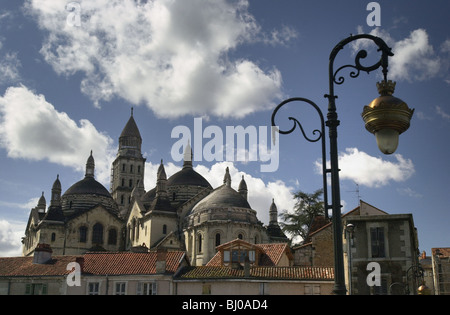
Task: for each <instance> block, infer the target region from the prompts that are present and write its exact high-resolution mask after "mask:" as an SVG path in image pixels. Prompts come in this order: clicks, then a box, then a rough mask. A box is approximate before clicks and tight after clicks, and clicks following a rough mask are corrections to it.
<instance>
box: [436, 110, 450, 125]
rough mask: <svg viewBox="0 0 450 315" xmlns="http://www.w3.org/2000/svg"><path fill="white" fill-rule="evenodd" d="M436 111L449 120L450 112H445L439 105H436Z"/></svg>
mask: <svg viewBox="0 0 450 315" xmlns="http://www.w3.org/2000/svg"><path fill="white" fill-rule="evenodd" d="M436 113H437V114H438V115H439V116H441V117H442V118H443V119H445V120H449V121H450V114H448V113H447V112H445V111H444V110H443V109H442V108H441V107H440V106H436Z"/></svg>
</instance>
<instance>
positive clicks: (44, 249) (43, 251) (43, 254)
mask: <svg viewBox="0 0 450 315" xmlns="http://www.w3.org/2000/svg"><path fill="white" fill-rule="evenodd" d="M52 252H53V251H52V248H51V247H50V245H49V244H42V243H41V244H38V245H37V246H36V248H35V249H34V257H33V264H47V263H49V262H50V261H51V260H52Z"/></svg>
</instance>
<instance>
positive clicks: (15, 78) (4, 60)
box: [0, 42, 22, 84]
mask: <svg viewBox="0 0 450 315" xmlns="http://www.w3.org/2000/svg"><path fill="white" fill-rule="evenodd" d="M0 48H1V42H0ZM21 67H22V63H21V62H20V60H19V58H18V57H17V53H11V52H8V53H6V54H4V55H0V73H1V76H0V84H11V83H16V82H19V81H20V78H21V77H20V72H19V69H20V68H21Z"/></svg>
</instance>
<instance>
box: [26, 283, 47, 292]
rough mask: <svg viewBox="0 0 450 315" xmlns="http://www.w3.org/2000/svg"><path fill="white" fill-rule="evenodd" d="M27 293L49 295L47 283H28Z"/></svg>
mask: <svg viewBox="0 0 450 315" xmlns="http://www.w3.org/2000/svg"><path fill="white" fill-rule="evenodd" d="M25 294H26V295H47V284H46V283H27V284H26V286H25Z"/></svg>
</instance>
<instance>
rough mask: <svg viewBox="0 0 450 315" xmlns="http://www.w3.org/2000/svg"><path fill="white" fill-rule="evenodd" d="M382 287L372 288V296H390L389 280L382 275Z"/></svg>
mask: <svg viewBox="0 0 450 315" xmlns="http://www.w3.org/2000/svg"><path fill="white" fill-rule="evenodd" d="M380 280H381V285H380V286H376V285H375V286H373V287H371V288H370V289H371V294H372V295H387V294H388V280H387V278H386V277H385V276H383V275H381V279H380Z"/></svg>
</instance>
